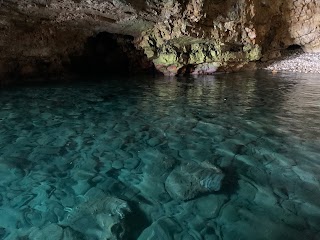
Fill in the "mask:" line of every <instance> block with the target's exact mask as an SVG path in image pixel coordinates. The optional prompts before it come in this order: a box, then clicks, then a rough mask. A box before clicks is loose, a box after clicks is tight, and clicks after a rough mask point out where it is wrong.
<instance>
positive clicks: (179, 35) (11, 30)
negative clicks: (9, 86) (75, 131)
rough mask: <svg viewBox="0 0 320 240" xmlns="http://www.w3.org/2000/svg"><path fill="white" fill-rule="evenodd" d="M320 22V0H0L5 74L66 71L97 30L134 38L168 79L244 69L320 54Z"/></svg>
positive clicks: (0, 71)
mask: <svg viewBox="0 0 320 240" xmlns="http://www.w3.org/2000/svg"><path fill="white" fill-rule="evenodd" d="M319 22H320V3H319V1H317V0H280V1H276V2H275V1H273V0H263V1H261V0H226V1H221V0H213V1H212V0H166V1H163V0H148V1H145V0H138V1H133V0H112V1H111V0H99V1H98V0H95V1H94V0H73V1H67V0H59V1H58V0H24V1H17V0H6V1H0V76H1V75H2V76H4V75H6V76H8V75H10V76H11V77H14V76H15V75H22V76H29V75H30V76H32V75H35V74H48V73H59V72H61V71H65V66H66V65H68V63H69V61H70V55H73V56H74V55H77V54H79V55H80V54H81V53H82V52H83V50H84V47H85V42H86V40H87V38H88V37H90V36H94V35H96V34H98V33H99V32H110V33H118V34H125V35H131V36H134V37H135V43H136V47H138V48H141V49H142V50H143V51H144V52H145V54H146V55H147V57H148V58H149V59H150V60H152V61H153V63H154V64H155V67H156V68H157V69H158V70H159V71H161V72H163V73H164V74H167V75H174V74H177V73H180V72H181V73H183V72H190V73H194V74H206V73H207V74H210V73H212V72H214V71H217V70H218V71H219V70H225V71H232V70H238V69H241V68H244V67H246V66H247V64H248V63H249V62H252V61H256V60H259V59H261V58H263V59H264V60H268V59H270V58H273V57H276V56H277V54H276V53H277V52H278V51H280V50H281V49H284V48H286V47H288V46H290V45H292V44H298V45H300V46H302V48H303V49H304V50H305V51H307V52H319V51H320V40H319V39H320V31H319V26H320V24H319ZM212 66H214V68H212ZM250 67H251V66H250Z"/></svg>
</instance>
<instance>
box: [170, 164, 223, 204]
mask: <svg viewBox="0 0 320 240" xmlns="http://www.w3.org/2000/svg"><path fill="white" fill-rule="evenodd" d="M223 178H224V174H223V173H222V171H221V170H220V169H219V168H217V167H216V166H214V165H212V164H210V163H208V162H203V163H196V162H188V163H182V164H181V165H179V166H177V167H176V168H175V169H174V170H173V171H172V172H171V173H170V174H169V176H168V177H167V179H166V182H165V188H166V190H167V192H168V193H169V194H170V196H171V197H172V198H173V199H178V200H189V199H192V198H195V197H197V196H199V195H201V194H204V193H210V192H216V191H219V190H220V188H221V182H222V180H223Z"/></svg>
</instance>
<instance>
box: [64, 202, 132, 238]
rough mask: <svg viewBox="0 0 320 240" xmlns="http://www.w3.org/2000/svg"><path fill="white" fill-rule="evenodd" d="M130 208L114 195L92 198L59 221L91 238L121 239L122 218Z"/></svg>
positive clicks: (122, 232) (122, 234)
mask: <svg viewBox="0 0 320 240" xmlns="http://www.w3.org/2000/svg"><path fill="white" fill-rule="evenodd" d="M130 211H131V210H130V208H129V206H128V204H127V202H125V201H124V200H121V199H119V198H116V197H103V198H98V199H92V200H89V201H86V202H84V203H81V204H79V205H78V206H76V207H75V208H73V209H71V210H70V211H69V214H68V215H67V217H66V219H65V220H64V221H63V222H61V223H60V225H62V226H67V227H70V228H72V229H73V230H75V231H77V232H80V233H82V234H84V235H86V236H90V238H91V239H121V238H122V237H123V236H124V235H125V226H124V218H125V215H126V213H128V212H130Z"/></svg>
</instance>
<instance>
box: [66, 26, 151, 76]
mask: <svg viewBox="0 0 320 240" xmlns="http://www.w3.org/2000/svg"><path fill="white" fill-rule="evenodd" d="M133 41H134V38H133V37H132V36H129V35H120V34H112V33H108V32H100V33H98V34H97V35H95V36H91V37H89V38H88V39H87V41H86V43H85V45H84V49H83V52H82V53H81V54H80V55H76V56H70V70H71V72H73V73H75V74H79V75H98V76H104V75H108V74H112V75H128V74H137V73H153V71H154V66H153V63H152V62H151V61H149V60H148V58H147V57H146V55H145V54H144V52H143V51H142V50H139V49H137V48H136V47H135V46H134V43H133Z"/></svg>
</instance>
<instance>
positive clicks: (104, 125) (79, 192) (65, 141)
mask: <svg viewBox="0 0 320 240" xmlns="http://www.w3.org/2000/svg"><path fill="white" fill-rule="evenodd" d="M86 80H88V82H90V79H86ZM101 80H102V81H100V82H92V83H88V82H86V83H78V84H55V85H46V86H29V87H17V88H10V89H2V90H1V91H0V172H1V175H0V176H1V178H0V190H1V191H0V216H1V217H0V239H64V240H67V239H108V237H110V238H111V237H113V239H116V238H119V239H120V238H124V239H140V240H144V239H161V240H165V239H181V240H182V239H183V240H189V239H190V240H191V239H206V240H212V239H223V240H234V239H243V240H251V239H254V240H258V239H259V240H260V239H261V240H262V239H266V240H267V239H268V240H270V239H276V240H278V239H279V240H280V239H281V240H283V239H299V240H301V239H310V240H312V239H320V128H319V125H320V82H319V75H312V74H284V73H278V74H275V75H272V74H270V73H268V72H263V71H262V72H257V73H237V74H221V75H216V76H205V77H197V78H193V77H189V78H165V77H156V78H152V77H132V78H128V79H123V78H115V77H105V78H104V79H101ZM166 162H170V163H172V164H171V165H168V166H167V167H164V163H166ZM187 162H196V163H203V162H208V163H210V164H213V165H215V166H217V167H219V168H220V169H222V171H223V172H224V173H225V175H226V176H225V179H224V181H223V184H222V188H221V190H220V191H219V192H215V193H209V194H201V195H199V196H197V197H195V198H193V199H191V200H187V201H182V200H178V199H173V198H172V197H171V196H170V195H169V194H168V192H167V191H166V187H165V181H166V178H167V176H168V175H169V174H170V172H171V171H172V170H173V169H174V168H175V167H176V166H179V165H180V164H185V163H187ZM114 199H121V200H124V201H125V202H127V203H128V205H129V207H130V208H131V213H128V214H127V215H126V217H125V218H124V219H122V220H121V221H122V222H121V224H122V226H119V224H118V222H115V220H114V218H113V217H112V213H108V212H106V210H105V208H108V209H109V206H111V205H112V204H113V201H114ZM108 204H109V205H108ZM110 204H111V205H110ZM102 205H103V207H101V206H102ZM106 205H107V206H106ZM112 206H113V205H112ZM101 209H102V210H101ZM72 214H73V215H72ZM70 215H71V217H73V218H74V219H75V220H72V221H71V220H70V219H69V217H70ZM68 219H69V220H70V221H69V222H68ZM123 229H125V231H126V233H125V235H122V232H123ZM110 232H111V235H110ZM108 234H109V235H108Z"/></svg>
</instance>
